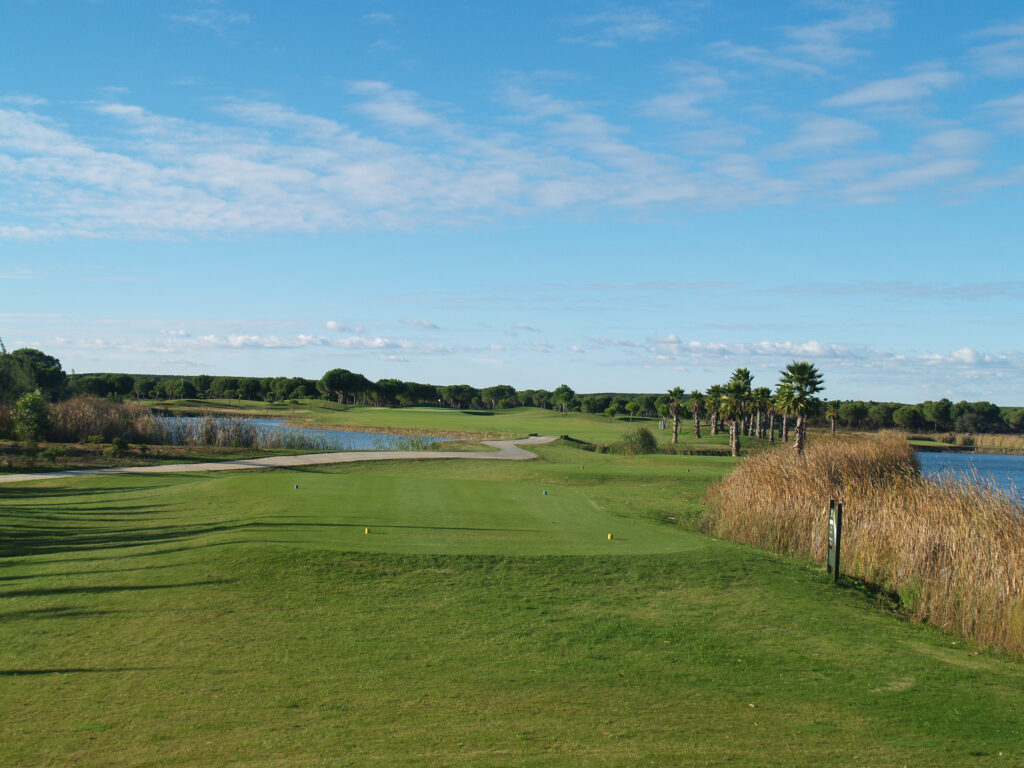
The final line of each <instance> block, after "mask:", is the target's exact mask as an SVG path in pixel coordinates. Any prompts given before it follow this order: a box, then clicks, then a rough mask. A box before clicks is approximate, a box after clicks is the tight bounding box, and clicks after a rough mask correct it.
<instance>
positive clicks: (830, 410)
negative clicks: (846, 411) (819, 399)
mask: <svg viewBox="0 0 1024 768" xmlns="http://www.w3.org/2000/svg"><path fill="white" fill-rule="evenodd" d="M825 416H827V417H828V420H829V421H830V422H832V434H833V435H834V434H835V433H836V419H838V418H839V403H838V402H837V401H835V400H830V401H829V402H828V403H827V404H826V405H825Z"/></svg>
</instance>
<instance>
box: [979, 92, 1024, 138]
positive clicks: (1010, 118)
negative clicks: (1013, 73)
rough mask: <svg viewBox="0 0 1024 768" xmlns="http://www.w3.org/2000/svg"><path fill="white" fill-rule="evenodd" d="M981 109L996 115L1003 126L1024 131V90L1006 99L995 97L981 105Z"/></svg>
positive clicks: (1011, 129)
mask: <svg viewBox="0 0 1024 768" xmlns="http://www.w3.org/2000/svg"><path fill="white" fill-rule="evenodd" d="M979 109H981V110H983V111H985V112H988V113H990V114H993V115H996V116H997V118H998V119H999V121H1000V123H1001V124H1002V126H1003V128H1005V129H1007V130H1010V131H1024V91H1021V92H1020V93H1018V94H1017V95H1015V96H1008V97H1006V98H1005V99H993V100H992V101H986V102H984V103H983V104H980V105H979Z"/></svg>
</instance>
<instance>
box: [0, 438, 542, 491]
mask: <svg viewBox="0 0 1024 768" xmlns="http://www.w3.org/2000/svg"><path fill="white" fill-rule="evenodd" d="M557 439H558V438H556V437H527V438H524V439H522V440H484V441H482V442H483V444H484V445H489V446H491V447H492V448H497V449H498V450H497V451H493V452H487V453H472V452H463V451H344V452H337V453H305V454H302V455H301V456H264V457H263V458H259V459H242V460H238V461H210V462H205V463H202V464H155V465H153V466H149V467H108V468H105V469H67V470H64V471H61V472H26V473H23V474H18V475H0V483H19V482H25V481H27V480H54V479H57V478H61V477H80V476H83V475H144V474H161V473H170V472H223V471H227V470H237V469H267V468H268V467H270V468H274V467H305V466H309V465H311V464H347V463H350V462H355V461H398V460H401V459H465V460H467V461H469V460H473V461H495V460H497V461H524V460H526V459H535V458H537V454H535V453H531V452H530V451H527V450H525V449H523V448H521V447H520V446H524V445H525V446H531V445H544V444H545V443H550V442H552V441H553V440H557Z"/></svg>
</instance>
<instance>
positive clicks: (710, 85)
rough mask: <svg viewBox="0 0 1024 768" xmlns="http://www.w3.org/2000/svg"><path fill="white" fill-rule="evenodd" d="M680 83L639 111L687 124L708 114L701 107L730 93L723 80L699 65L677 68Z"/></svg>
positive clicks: (714, 72)
mask: <svg viewBox="0 0 1024 768" xmlns="http://www.w3.org/2000/svg"><path fill="white" fill-rule="evenodd" d="M676 71H677V72H678V73H679V82H678V84H677V85H676V88H675V90H674V91H672V92H671V93H665V94H661V95H659V96H655V97H653V98H650V99H647V100H646V101H644V102H642V103H641V104H640V108H641V111H642V112H643V113H644V114H645V115H648V116H650V117H655V118H658V119H662V120H676V121H682V122H689V121H692V120H699V119H703V118H706V117H708V116H709V115H710V112H709V111H708V109H707V108H706V107H705V106H703V105H704V104H705V103H706V102H707V101H708V100H711V99H716V98H721V97H722V96H723V95H725V93H726V92H727V91H728V90H729V86H728V83H727V82H726V80H725V78H724V77H723V76H722V75H721V74H720V73H719V72H718V71H717V70H716V69H714V68H712V67H708V66H705V65H702V64H688V65H685V66H681V67H677V68H676Z"/></svg>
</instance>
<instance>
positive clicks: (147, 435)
mask: <svg viewBox="0 0 1024 768" xmlns="http://www.w3.org/2000/svg"><path fill="white" fill-rule="evenodd" d="M0 429H3V431H0V437H5V436H13V426H12V425H11V417H10V408H6V407H5V408H4V409H2V410H0ZM42 438H43V439H44V440H46V441H48V442H53V443H77V442H86V441H90V440H97V439H98V438H99V439H101V440H102V442H105V443H109V442H111V441H113V440H114V439H115V438H120V439H122V440H125V441H127V442H129V443H148V444H151V445H184V446H196V447H200V446H202V447H206V446H210V447H222V448H249V449H253V450H281V449H291V450H302V451H318V452H329V451H345V450H354V447H353V446H352V445H351V444H349V442H347V441H346V440H345V438H344V437H342V436H341V434H340V433H338V432H334V431H331V430H318V429H301V428H291V427H285V426H282V425H280V424H276V423H267V422H266V421H263V420H259V419H252V418H246V417H239V416H213V415H204V416H181V417H167V416H155V415H154V414H153V413H152V412H151V411H150V409H149V408H147V407H146V406H144V405H142V404H140V403H136V402H128V403H115V402H111V401H109V400H104V399H102V398H98V397H92V396H89V395H80V396H76V397H73V398H71V399H70V400H65V401H62V402H59V403H54V404H52V405H50V406H48V419H47V426H46V429H45V433H44V434H43V435H42ZM439 444H440V443H439V442H438V438H435V437H429V436H419V435H392V434H381V435H380V436H379V438H377V439H375V440H373V442H372V444H371V445H369V446H364V447H363V450H381V451H387V450H390V451H394V450H414V451H421V450H430V449H432V448H436V447H438V445H439Z"/></svg>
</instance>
